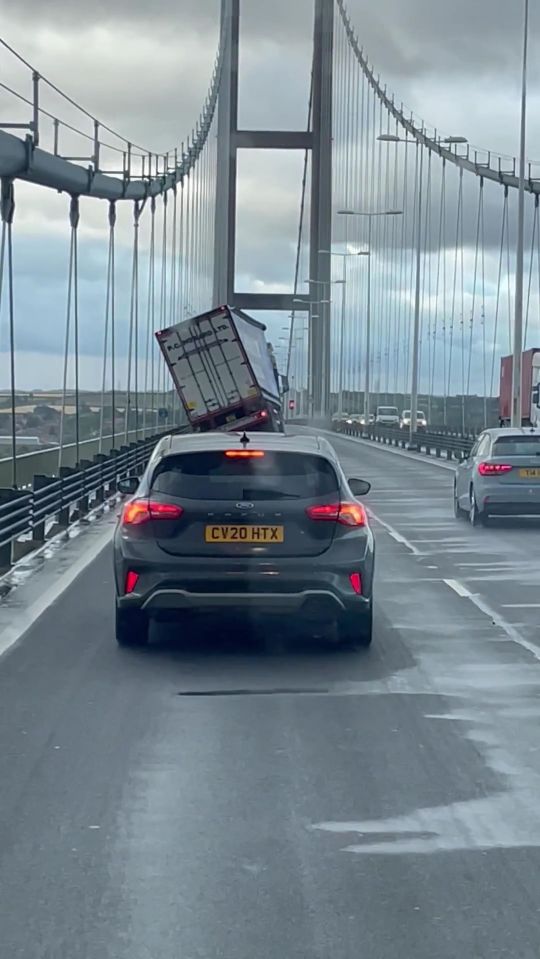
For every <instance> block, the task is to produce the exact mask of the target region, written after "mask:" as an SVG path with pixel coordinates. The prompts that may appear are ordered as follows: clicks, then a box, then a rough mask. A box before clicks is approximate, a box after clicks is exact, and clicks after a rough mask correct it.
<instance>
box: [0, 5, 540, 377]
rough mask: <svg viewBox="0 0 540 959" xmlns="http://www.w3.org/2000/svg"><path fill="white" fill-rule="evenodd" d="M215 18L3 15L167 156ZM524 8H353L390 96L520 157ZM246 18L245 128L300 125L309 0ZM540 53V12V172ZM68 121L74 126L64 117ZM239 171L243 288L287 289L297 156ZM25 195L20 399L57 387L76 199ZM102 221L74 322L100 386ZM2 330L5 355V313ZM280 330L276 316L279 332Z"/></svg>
mask: <svg viewBox="0 0 540 959" xmlns="http://www.w3.org/2000/svg"><path fill="white" fill-rule="evenodd" d="M219 6H220V4H219V0H160V2H155V3H152V2H149V0H144V2H143V0H107V2H105V0H93V2H92V3H90V4H89V3H88V2H83V0H47V2H44V0H0V14H1V22H2V35H3V37H4V39H5V40H6V41H7V42H8V43H10V44H11V45H12V46H13V47H15V48H16V49H17V50H18V51H19V52H20V53H21V54H22V55H23V56H24V57H25V58H26V59H27V60H29V61H30V62H31V63H32V64H34V65H35V66H36V67H37V68H38V69H39V70H40V71H41V72H42V73H43V74H44V75H46V76H47V77H48V78H49V79H50V80H52V81H53V82H54V83H55V84H57V85H58V86H59V87H61V88H62V89H64V90H65V91H66V92H67V93H69V94H70V95H71V96H72V97H73V98H74V99H75V100H77V101H79V102H80V103H81V104H82V105H84V106H85V107H86V108H87V109H88V110H89V111H90V112H91V113H93V114H95V115H97V116H98V117H100V118H102V119H103V121H104V122H106V123H107V124H108V125H110V126H111V127H113V128H114V129H117V130H119V131H120V132H121V133H122V134H123V135H125V136H126V137H128V138H130V139H131V140H132V141H134V142H137V143H140V144H141V145H143V146H144V147H146V148H148V149H151V150H153V151H154V152H158V151H162V150H163V151H164V150H167V149H170V148H172V147H174V146H175V145H178V144H179V143H180V142H181V141H182V140H184V139H185V138H186V136H187V134H188V133H189V131H190V129H191V127H192V124H193V123H194V121H195V120H196V118H197V116H198V114H199V110H200V107H201V104H202V101H203V100H204V97H205V94H206V91H207V87H208V81H209V77H210V74H211V70H212V64H213V60H214V55H215V50H216V44H217V39H218V28H219ZM521 6H522V3H521V0H516V2H514V3H508V2H507V0H473V2H471V0H453V2H452V3H448V2H447V0H406V2H404V0H378V2H377V3H373V0H349V9H350V13H351V17H352V20H353V21H354V23H355V24H356V26H357V32H358V34H359V37H360V40H361V43H362V44H363V46H364V50H365V51H366V53H367V54H368V56H369V58H370V61H371V62H372V63H373V64H374V66H375V68H376V71H377V72H380V74H381V76H382V78H383V79H384V82H385V83H386V84H387V85H388V88H389V90H393V91H395V92H396V94H397V96H398V98H399V99H400V100H403V101H404V103H406V104H407V105H408V106H409V107H410V108H411V109H413V110H414V111H415V112H416V113H418V115H420V116H422V117H423V118H425V120H426V121H427V122H428V123H430V124H432V125H434V126H437V127H438V128H439V129H440V130H442V131H446V132H449V133H452V134H459V135H461V136H465V137H467V138H468V139H469V140H470V141H471V143H473V144H475V145H478V146H481V147H487V148H489V149H491V150H493V151H496V152H501V153H505V154H512V155H514V154H515V153H516V147H517V140H518V122H519V116H518V104H519V80H520V75H519V74H520V56H521V24H520V8H521ZM534 6H535V5H533V7H534ZM242 16H243V21H242V48H241V95H240V123H241V125H243V126H246V127H249V126H257V127H265V126H266V127H275V126H280V127H289V128H294V127H299V128H304V127H305V123H306V113H307V99H308V86H309V68H310V57H311V33H312V16H313V0H293V2H291V0H273V2H272V3H268V0H243V2H242ZM539 53H540V11H538V10H534V9H533V12H532V22H531V52H530V63H531V76H530V87H531V96H530V117H529V132H528V156H529V159H531V160H539V161H540V74H539V70H540V67H539V66H538V65H539V64H540V57H539V56H538V54H539ZM0 64H1V67H0V69H1V73H2V79H3V80H4V81H5V82H7V83H10V84H11V85H13V86H14V87H15V88H16V89H17V90H19V91H20V92H22V93H24V94H26V95H30V88H29V84H28V76H27V73H26V71H24V70H22V69H21V68H20V67H19V66H17V65H16V64H15V63H14V61H13V60H12V58H11V57H9V56H8V55H6V54H5V53H4V52H0ZM47 105H48V106H49V107H50V109H51V110H52V112H55V110H56V108H57V107H58V102H57V101H56V102H55V101H54V100H52V99H50V101H48V103H47ZM0 112H1V113H2V119H3V120H7V121H12V122H13V120H14V119H20V118H21V114H20V113H19V112H17V111H16V107H15V104H14V103H13V101H12V99H11V98H9V97H8V96H7V95H4V94H2V95H0ZM62 116H64V117H66V118H67V119H70V118H71V116H72V115H71V114H70V112H69V110H66V108H65V107H62ZM538 170H540V166H539V167H538ZM239 172H240V191H239V204H240V206H239V228H240V229H239V237H238V271H239V274H240V277H239V283H241V284H242V285H243V286H244V287H250V288H257V289H264V288H284V289H286V288H288V287H290V285H291V282H292V274H293V268H294V245H295V232H296V228H297V220H298V207H299V199H300V196H299V186H300V177H301V158H300V157H298V156H294V157H293V156H286V155H283V154H282V155H279V156H277V155H274V154H271V155H268V154H266V155H264V156H258V157H256V158H254V157H253V155H252V154H249V155H246V156H245V157H243V158H242V162H241V164H240V171H239ZM539 175H540V174H539ZM17 192H18V205H17V215H16V232H15V240H16V247H15V254H16V267H17V279H18V282H19V291H18V300H17V303H18V314H17V324H18V334H17V335H18V343H19V347H20V350H21V353H20V356H19V358H18V379H19V382H20V384H21V386H24V387H29V386H32V385H35V386H52V385H56V384H57V383H58V379H59V371H60V363H61V361H60V355H61V343H62V336H63V333H62V327H63V322H64V314H65V282H66V281H65V262H66V258H67V242H68V237H67V231H66V230H65V220H66V211H67V200H66V198H65V197H63V196H58V195H56V194H53V193H47V192H46V191H42V190H37V189H31V188H28V187H24V186H21V187H20V188H19V189H18V191H17ZM493 202H494V212H493V214H490V216H491V219H492V220H493V226H492V227H490V228H489V231H488V232H489V233H490V236H493V245H494V246H496V243H497V236H498V228H499V226H498V215H499V213H498V200H494V201H493ZM126 217H127V219H129V217H128V216H127V215H126ZM105 222H106V209H105V208H104V207H103V206H102V205H101V204H99V203H95V204H91V205H89V206H87V207H85V227H86V229H87V240H86V242H87V247H86V249H87V262H86V265H85V270H86V273H87V279H86V281H85V285H84V287H83V294H84V297H85V301H84V304H83V308H82V311H81V313H82V320H81V322H82V323H84V316H85V315H86V316H88V315H91V316H92V322H88V321H87V322H88V328H87V331H86V332H84V333H83V336H82V349H83V351H84V352H85V354H86V355H87V357H88V359H87V361H86V365H85V366H84V375H85V376H86V377H87V383H86V385H96V383H95V377H96V370H97V369H98V368H99V363H98V361H97V359H96V353H99V349H98V347H97V343H98V342H99V336H98V335H97V332H96V331H97V328H98V327H99V320H96V314H99V312H100V309H102V308H101V307H100V303H101V300H102V297H103V291H102V286H101V285H100V286H99V287H97V286H96V285H95V283H94V282H93V279H92V276H93V275H94V276H95V272H94V274H93V275H92V272H91V271H92V267H94V268H95V271H99V270H100V269H101V268H102V266H103V257H104V255H105V230H102V229H101V223H103V224H104V223H105ZM128 252H129V251H128V250H127V249H126V251H125V253H126V258H125V261H124V260H123V259H122V253H121V252H120V255H119V262H120V268H121V270H123V269H125V270H126V276H127V272H128V271H127V264H128V259H127V257H128ZM496 266H497V263H496V257H495V266H494V269H496ZM381 269H382V267H381ZM83 294H82V295H83ZM1 322H2V328H1V330H0V344H3V345H4V346H5V343H6V318H5V313H2V319H1ZM278 322H279V321H277V320H276V319H275V318H274V319H272V324H273V325H272V331H273V335H274V336H275V333H276V323H278ZM539 333H540V330H539ZM121 342H122V340H121ZM43 354H47V356H48V360H47V364H46V365H44V364H43V363H42V362H41V361H40V358H41V357H42V356H43ZM1 360H2V354H0V361H1ZM3 361H4V369H1V370H0V386H5V385H6V370H5V355H4V357H3ZM90 380H91V381H92V382H90Z"/></svg>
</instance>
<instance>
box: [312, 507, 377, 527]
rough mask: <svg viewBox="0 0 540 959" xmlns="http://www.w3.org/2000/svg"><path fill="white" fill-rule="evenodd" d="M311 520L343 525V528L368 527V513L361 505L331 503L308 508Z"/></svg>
mask: <svg viewBox="0 0 540 959" xmlns="http://www.w3.org/2000/svg"><path fill="white" fill-rule="evenodd" d="M306 513H307V515H308V517H309V519H314V520H316V521H325V520H326V521H327V522H328V521H329V522H334V523H341V525H342V526H366V525H367V518H366V511H365V509H364V507H363V506H361V504H360V503H329V504H325V505H324V506H308V508H307V509H306Z"/></svg>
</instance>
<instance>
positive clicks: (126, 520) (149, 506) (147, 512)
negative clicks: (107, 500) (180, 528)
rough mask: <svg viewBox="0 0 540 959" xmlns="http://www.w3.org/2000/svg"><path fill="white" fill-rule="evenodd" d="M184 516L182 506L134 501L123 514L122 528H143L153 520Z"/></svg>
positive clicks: (144, 500)
mask: <svg viewBox="0 0 540 959" xmlns="http://www.w3.org/2000/svg"><path fill="white" fill-rule="evenodd" d="M183 514H184V510H183V509H182V507H181V506H176V505H175V504H174V503H156V502H154V501H153V500H148V499H132V500H130V501H129V503H126V505H125V506H124V509H123V512H122V526H142V524H143V523H149V522H150V521H151V520H155V519H157V520H162V519H169V520H171V519H180V518H181V517H182V516H183Z"/></svg>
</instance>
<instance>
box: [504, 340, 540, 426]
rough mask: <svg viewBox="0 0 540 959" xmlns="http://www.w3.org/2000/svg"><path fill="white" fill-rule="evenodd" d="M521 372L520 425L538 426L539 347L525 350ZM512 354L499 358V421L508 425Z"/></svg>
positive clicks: (539, 401) (510, 401) (539, 387)
mask: <svg viewBox="0 0 540 959" xmlns="http://www.w3.org/2000/svg"><path fill="white" fill-rule="evenodd" d="M521 362H522V373H521V386H522V389H521V425H522V426H540V347H539V348H537V349H531V350H525V352H524V353H523V356H522V360H521ZM512 364H513V357H512V356H503V357H502V358H501V382H500V388H499V423H500V425H501V426H509V425H510V421H511V418H512Z"/></svg>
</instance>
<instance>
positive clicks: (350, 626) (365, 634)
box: [337, 606, 373, 649]
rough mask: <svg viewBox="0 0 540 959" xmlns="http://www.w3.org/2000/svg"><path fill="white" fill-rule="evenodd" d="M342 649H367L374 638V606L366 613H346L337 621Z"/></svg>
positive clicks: (338, 636) (338, 637)
mask: <svg viewBox="0 0 540 959" xmlns="http://www.w3.org/2000/svg"><path fill="white" fill-rule="evenodd" d="M337 639H338V643H339V645H340V646H341V648H342V649H367V647H368V646H371V642H372V639H373V607H372V606H370V607H369V610H368V612H366V613H344V614H343V615H342V616H341V617H340V619H339V620H338V623H337Z"/></svg>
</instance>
